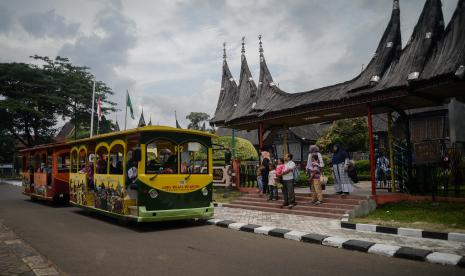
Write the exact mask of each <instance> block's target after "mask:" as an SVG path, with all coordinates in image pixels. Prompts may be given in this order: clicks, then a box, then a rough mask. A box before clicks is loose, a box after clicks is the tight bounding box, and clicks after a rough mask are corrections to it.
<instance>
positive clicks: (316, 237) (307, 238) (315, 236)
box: [302, 233, 329, 244]
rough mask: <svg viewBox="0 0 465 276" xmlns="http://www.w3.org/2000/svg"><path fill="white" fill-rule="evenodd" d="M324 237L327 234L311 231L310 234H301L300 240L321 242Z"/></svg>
mask: <svg viewBox="0 0 465 276" xmlns="http://www.w3.org/2000/svg"><path fill="white" fill-rule="evenodd" d="M326 238H329V236H325V235H320V234H314V233H311V234H307V235H303V236H302V241H303V242H308V243H317V244H321V243H322V242H323V240H324V239H326Z"/></svg>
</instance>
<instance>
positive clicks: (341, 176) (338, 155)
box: [331, 144, 352, 195]
mask: <svg viewBox="0 0 465 276" xmlns="http://www.w3.org/2000/svg"><path fill="white" fill-rule="evenodd" d="M332 150H333V158H332V159H331V163H332V165H333V176H334V189H335V190H336V193H337V194H346V195H348V194H349V193H351V192H352V181H351V180H350V178H349V173H348V169H349V162H350V160H349V154H348V153H347V151H345V150H344V149H343V148H341V146H340V145H339V144H334V145H333V147H332Z"/></svg>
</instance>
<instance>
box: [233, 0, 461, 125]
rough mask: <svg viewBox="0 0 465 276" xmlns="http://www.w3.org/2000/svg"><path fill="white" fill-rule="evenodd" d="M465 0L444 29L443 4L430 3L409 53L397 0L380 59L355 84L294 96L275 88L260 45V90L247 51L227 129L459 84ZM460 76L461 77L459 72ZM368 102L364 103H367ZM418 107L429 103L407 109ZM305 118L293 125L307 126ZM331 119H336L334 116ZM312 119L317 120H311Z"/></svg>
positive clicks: (379, 51) (433, 0)
mask: <svg viewBox="0 0 465 276" xmlns="http://www.w3.org/2000/svg"><path fill="white" fill-rule="evenodd" d="M464 2H465V0H459V2H458V5H457V8H456V10H455V12H454V14H453V16H452V19H451V21H450V22H449V24H448V26H447V28H446V30H445V31H444V19H443V14H442V4H441V1H440V0H427V1H426V2H425V5H424V7H423V10H422V12H421V15H420V17H419V20H418V22H417V24H416V26H415V28H414V31H413V33H412V35H411V37H410V39H409V42H408V43H407V45H406V46H405V48H404V49H402V50H400V48H401V33H400V10H399V1H398V0H394V1H393V4H394V5H393V11H392V14H391V18H390V20H389V23H388V25H387V27H386V29H385V31H384V34H383V36H382V38H381V40H380V42H379V45H378V47H377V50H376V54H375V56H374V57H373V58H372V59H371V61H370V63H369V64H368V66H367V67H366V68H365V70H364V71H363V72H362V73H361V74H360V75H358V76H357V77H355V78H354V79H352V80H350V81H346V82H342V83H338V84H335V85H332V86H327V87H323V88H319V89H315V90H311V91H307V92H300V93H293V94H290V93H286V92H285V91H283V90H281V89H280V88H278V87H277V86H276V85H275V84H274V82H273V78H272V76H271V74H270V71H269V70H268V67H267V65H266V62H265V57H264V55H263V49H262V47H261V41H260V78H259V83H258V91H257V87H256V86H255V83H254V82H253V79H252V76H251V74H250V70H249V68H248V65H247V61H246V59H245V56H244V53H243V54H242V66H241V79H240V84H239V100H238V103H237V108H236V110H235V112H234V114H233V115H232V116H229V117H226V118H225V125H227V126H235V127H237V128H240V127H241V125H246V124H257V123H259V122H263V121H264V120H265V118H268V119H269V118H280V117H282V118H288V117H289V116H291V115H292V114H294V115H292V116H295V114H296V112H300V113H305V112H308V111H309V110H312V111H313V110H318V108H320V107H321V106H323V105H326V106H328V104H331V105H335V104H338V105H340V106H344V105H345V104H346V103H352V102H354V101H355V100H356V101H360V99H363V98H364V97H367V96H369V97H376V99H377V98H379V97H380V96H382V95H391V94H389V93H391V92H392V91H398V92H396V93H397V94H392V95H397V96H396V97H406V96H408V95H416V90H415V89H417V87H416V86H415V83H416V82H418V83H422V84H428V85H430V87H431V88H432V87H433V86H435V85H436V83H435V82H434V79H435V78H437V77H441V76H447V77H449V78H448V79H447V80H448V81H451V82H453V81H455V77H454V73H456V71H457V69H459V68H460V66H462V69H460V70H465V69H464V68H463V65H464V63H465V7H464V6H465V4H464ZM456 75H460V74H458V73H456ZM462 75H463V74H462ZM412 81H413V82H414V83H412ZM423 87H425V86H423ZM418 88H420V87H418ZM438 91H439V90H438ZM455 93H457V92H455ZM441 95H442V94H441ZM441 97H444V96H441ZM373 99H375V98H373ZM362 102H363V101H361V102H360V104H364V103H362ZM365 104H366V103H365ZM417 106H418V107H421V106H425V105H424V104H423V105H422V104H421V103H420V104H418V103H415V102H413V103H411V104H408V103H406V104H405V105H404V108H414V107H417ZM305 110H307V111H305ZM305 114H308V113H305ZM358 116H360V114H358ZM305 120H306V119H305ZM305 120H301V121H299V122H291V123H293V124H294V125H298V124H303V123H305ZM327 120H331V118H330V116H328V117H327ZM310 121H312V120H311V119H309V122H310ZM314 121H315V120H314ZM251 126H252V125H250V126H248V127H246V128H250V127H251Z"/></svg>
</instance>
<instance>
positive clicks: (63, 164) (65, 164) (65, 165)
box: [57, 153, 70, 173]
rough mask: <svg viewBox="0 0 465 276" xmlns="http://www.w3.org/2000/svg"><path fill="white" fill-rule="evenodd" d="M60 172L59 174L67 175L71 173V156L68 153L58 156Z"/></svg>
mask: <svg viewBox="0 0 465 276" xmlns="http://www.w3.org/2000/svg"><path fill="white" fill-rule="evenodd" d="M57 159H58V160H57V161H58V164H57V165H58V172H59V173H66V172H68V171H69V165H70V160H69V154H68V153H62V154H60V155H58V158H57Z"/></svg>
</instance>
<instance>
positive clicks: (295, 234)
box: [284, 230, 308, 241]
mask: <svg viewBox="0 0 465 276" xmlns="http://www.w3.org/2000/svg"><path fill="white" fill-rule="evenodd" d="M306 234H308V233H305V232H301V231H295V230H294V231H291V232H288V233H286V234H284V238H285V239H288V240H294V241H300V240H301V239H302V236H304V235H306Z"/></svg>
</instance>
